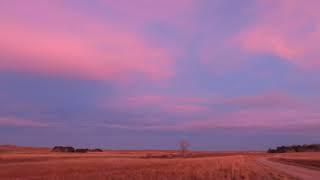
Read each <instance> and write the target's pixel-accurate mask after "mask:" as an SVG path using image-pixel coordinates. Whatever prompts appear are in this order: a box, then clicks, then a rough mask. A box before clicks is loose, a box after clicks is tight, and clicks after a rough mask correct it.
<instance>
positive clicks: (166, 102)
mask: <svg viewBox="0 0 320 180" xmlns="http://www.w3.org/2000/svg"><path fill="white" fill-rule="evenodd" d="M204 102H206V99H204V98H197V97H176V96H172V95H138V96H129V97H128V96H124V97H122V98H120V99H117V100H115V102H113V103H112V105H107V106H108V107H110V106H111V108H118V109H123V108H126V109H131V110H132V109H136V110H137V109H153V110H156V111H158V112H166V113H170V114H178V115H187V114H191V113H201V112H206V111H208V108H207V107H206V106H205V105H204V104H203V103H204ZM103 104H104V103H103ZM103 107H105V104H104V105H103Z"/></svg>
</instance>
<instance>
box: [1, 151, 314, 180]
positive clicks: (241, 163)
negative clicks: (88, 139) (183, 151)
mask: <svg viewBox="0 0 320 180" xmlns="http://www.w3.org/2000/svg"><path fill="white" fill-rule="evenodd" d="M176 153H177V152H175V151H105V152H101V153H83V154H81V153H53V152H50V149H47V148H20V147H19V148H18V147H14V146H2V148H1V149H0V179H1V180H11V179H12V180H16V179H21V180H22V179H23V180H25V179H26V180H38V179H39V180H40V179H48V180H60V179H62V180H73V179H80V180H81V179H83V180H84V179H91V180H93V179H137V180H138V179H139V180H140V179H148V180H149V179H230V180H231V179H253V180H259V179H265V180H268V179H301V178H303V176H301V177H299V176H296V174H295V173H290V172H288V171H283V169H281V168H279V167H272V166H273V164H268V163H264V161H263V162H262V161H261V159H263V160H265V161H268V162H275V161H276V162H275V163H281V164H283V165H288V166H294V167H297V168H303V169H309V170H312V171H314V172H320V171H318V170H317V167H314V166H315V165H313V164H314V163H316V162H319V161H320V153H298V154H293V153H292V154H290V153H288V154H276V155H270V154H266V153H262V152H215V153H214V152H190V153H191V154H192V155H191V157H188V158H179V157H177V158H164V157H163V155H167V154H176ZM284 159H289V161H290V160H293V159H298V160H300V161H295V162H294V163H292V162H289V164H288V163H283V162H281V161H284ZM308 159H309V160H312V163H311V165H310V164H309V165H306V164H308V163H305V162H306V161H308ZM299 162H304V163H299ZM297 164H298V165H297ZM314 179H315V180H316V179H317V177H314Z"/></svg>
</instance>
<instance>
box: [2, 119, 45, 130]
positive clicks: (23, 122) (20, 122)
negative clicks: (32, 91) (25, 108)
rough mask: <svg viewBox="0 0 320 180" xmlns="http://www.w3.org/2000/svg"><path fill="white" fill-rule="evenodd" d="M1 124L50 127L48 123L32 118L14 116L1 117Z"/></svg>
mask: <svg viewBox="0 0 320 180" xmlns="http://www.w3.org/2000/svg"><path fill="white" fill-rule="evenodd" d="M0 126H17V127H37V128H41V127H49V125H48V124H46V123H42V122H36V121H32V120H25V119H18V118H13V117H0Z"/></svg>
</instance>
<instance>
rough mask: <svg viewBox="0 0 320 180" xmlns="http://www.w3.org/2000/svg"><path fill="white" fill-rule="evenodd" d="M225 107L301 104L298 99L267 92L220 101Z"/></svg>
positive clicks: (292, 105)
mask: <svg viewBox="0 0 320 180" xmlns="http://www.w3.org/2000/svg"><path fill="white" fill-rule="evenodd" d="M218 103H222V104H226V105H239V106H250V107H257V108H259V107H267V108H276V107H286V108H290V107H298V106H302V105H303V104H304V103H302V102H301V101H300V100H299V99H298V98H294V97H292V96H290V95H289V94H285V93H280V92H267V93H263V94H258V95H251V96H240V97H233V98H226V99H222V100H221V101H220V102H218Z"/></svg>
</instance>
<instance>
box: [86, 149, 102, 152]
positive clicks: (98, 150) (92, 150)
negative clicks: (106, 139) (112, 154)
mask: <svg viewBox="0 0 320 180" xmlns="http://www.w3.org/2000/svg"><path fill="white" fill-rule="evenodd" d="M89 152H103V150H102V149H90V150H89Z"/></svg>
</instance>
